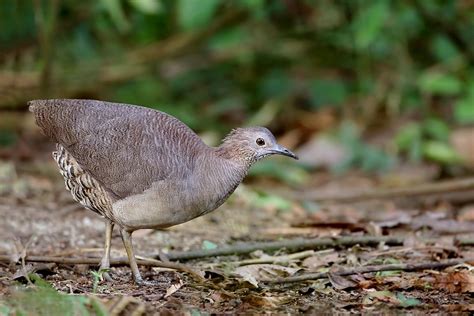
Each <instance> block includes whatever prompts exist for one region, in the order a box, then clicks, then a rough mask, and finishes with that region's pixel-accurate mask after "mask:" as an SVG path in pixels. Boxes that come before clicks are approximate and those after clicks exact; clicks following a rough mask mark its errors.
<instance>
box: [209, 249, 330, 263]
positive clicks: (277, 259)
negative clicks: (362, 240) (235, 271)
mask: <svg viewBox="0 0 474 316" xmlns="http://www.w3.org/2000/svg"><path fill="white" fill-rule="evenodd" d="M323 251H327V250H323ZM332 251H334V250H332ZM315 254H317V252H315V251H314V250H305V251H301V252H297V253H291V254H288V255H284V256H265V257H262V258H255V259H247V260H241V261H233V262H222V263H220V264H215V263H213V264H211V265H210V266H218V265H223V264H226V265H232V266H245V265H250V264H262V263H278V264H285V263H288V262H290V261H292V260H300V259H304V258H308V257H311V256H313V255H315Z"/></svg>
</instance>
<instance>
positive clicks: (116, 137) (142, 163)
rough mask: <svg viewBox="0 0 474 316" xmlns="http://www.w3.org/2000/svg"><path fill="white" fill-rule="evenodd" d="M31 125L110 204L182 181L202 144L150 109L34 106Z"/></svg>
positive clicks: (64, 103) (60, 103) (62, 103)
mask: <svg viewBox="0 0 474 316" xmlns="http://www.w3.org/2000/svg"><path fill="white" fill-rule="evenodd" d="M29 105H30V110H31V111H32V112H33V113H34V114H35V117H36V122H37V124H38V125H39V126H40V127H41V128H42V130H43V131H44V133H45V134H46V135H47V136H49V137H50V138H51V139H52V140H54V141H55V142H57V143H59V144H61V145H63V146H64V147H65V148H66V149H67V151H68V152H69V153H70V154H71V155H72V156H73V157H74V158H75V159H76V160H77V161H78V163H79V164H80V165H81V166H82V167H83V168H84V169H85V170H87V171H88V172H89V173H90V174H91V175H92V176H93V177H94V178H95V179H96V180H97V181H99V182H100V183H101V184H102V185H103V186H104V187H105V189H107V190H108V191H109V192H111V193H113V195H115V197H116V198H125V197H127V196H130V195H134V194H139V193H141V192H143V191H144V190H146V189H148V188H149V187H150V186H151V184H152V183H153V182H156V181H159V180H163V179H167V178H173V177H176V178H177V177H185V176H186V175H187V174H188V173H189V172H191V170H192V169H193V168H194V158H195V156H196V155H197V154H198V153H199V152H200V151H202V150H203V148H205V146H206V145H205V144H204V143H203V142H202V140H201V139H200V138H199V136H197V135H196V134H195V133H194V132H193V131H192V130H191V129H190V128H189V127H187V126H186V125H185V124H184V123H182V122H181V121H179V120H178V119H176V118H174V117H172V116H170V115H168V114H166V113H163V112H160V111H156V110H152V109H148V108H143V107H139V106H133V105H125V104H117V103H109V102H102V101H94V100H70V99H66V100H35V101H30V103H29Z"/></svg>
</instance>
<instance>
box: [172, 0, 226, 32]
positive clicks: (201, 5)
mask: <svg viewBox="0 0 474 316" xmlns="http://www.w3.org/2000/svg"><path fill="white" fill-rule="evenodd" d="M219 4H220V1H219V0H179V2H178V23H179V25H180V26H181V28H182V29H184V30H187V31H190V30H193V29H196V28H201V27H203V26H205V25H206V24H208V23H209V21H210V20H211V18H212V16H213V15H214V13H215V12H216V10H217V7H218V6H219Z"/></svg>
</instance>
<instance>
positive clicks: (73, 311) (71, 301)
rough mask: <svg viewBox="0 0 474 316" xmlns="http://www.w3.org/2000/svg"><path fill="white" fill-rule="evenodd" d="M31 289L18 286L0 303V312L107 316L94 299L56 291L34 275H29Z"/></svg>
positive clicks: (65, 315)
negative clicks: (32, 283) (31, 283)
mask: <svg viewBox="0 0 474 316" xmlns="http://www.w3.org/2000/svg"><path fill="white" fill-rule="evenodd" d="M29 278H30V279H31V280H32V281H33V282H34V284H35V285H34V286H33V287H28V288H25V287H23V286H19V287H18V288H17V289H16V290H15V291H14V293H13V294H12V295H11V296H10V297H8V298H7V299H6V300H4V301H3V302H0V311H1V312H3V311H7V312H9V313H10V314H11V313H14V314H16V315H52V316H55V315H58V316H59V315H61V316H63V315H64V316H67V315H71V316H72V315H84V316H88V315H107V311H106V309H105V307H104V306H103V305H102V304H101V303H100V302H99V301H98V300H97V299H95V298H94V297H87V296H82V295H67V294H63V293H60V292H58V291H56V290H55V289H54V288H53V287H52V286H51V285H50V284H49V283H48V282H46V281H45V280H43V279H41V278H40V277H39V276H38V275H36V274H31V275H29Z"/></svg>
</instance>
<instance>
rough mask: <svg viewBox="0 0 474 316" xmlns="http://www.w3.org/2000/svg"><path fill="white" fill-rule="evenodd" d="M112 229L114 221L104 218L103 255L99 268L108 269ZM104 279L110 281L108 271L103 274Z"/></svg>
mask: <svg viewBox="0 0 474 316" xmlns="http://www.w3.org/2000/svg"><path fill="white" fill-rule="evenodd" d="M113 230H114V223H112V222H111V221H109V220H106V223H105V244H104V255H103V256H102V260H101V261H100V268H99V269H100V270H105V269H110V247H111V244H112V231H113ZM103 276H104V278H105V280H106V281H109V282H110V281H112V278H111V277H110V275H109V273H108V272H105V273H104V274H103Z"/></svg>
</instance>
